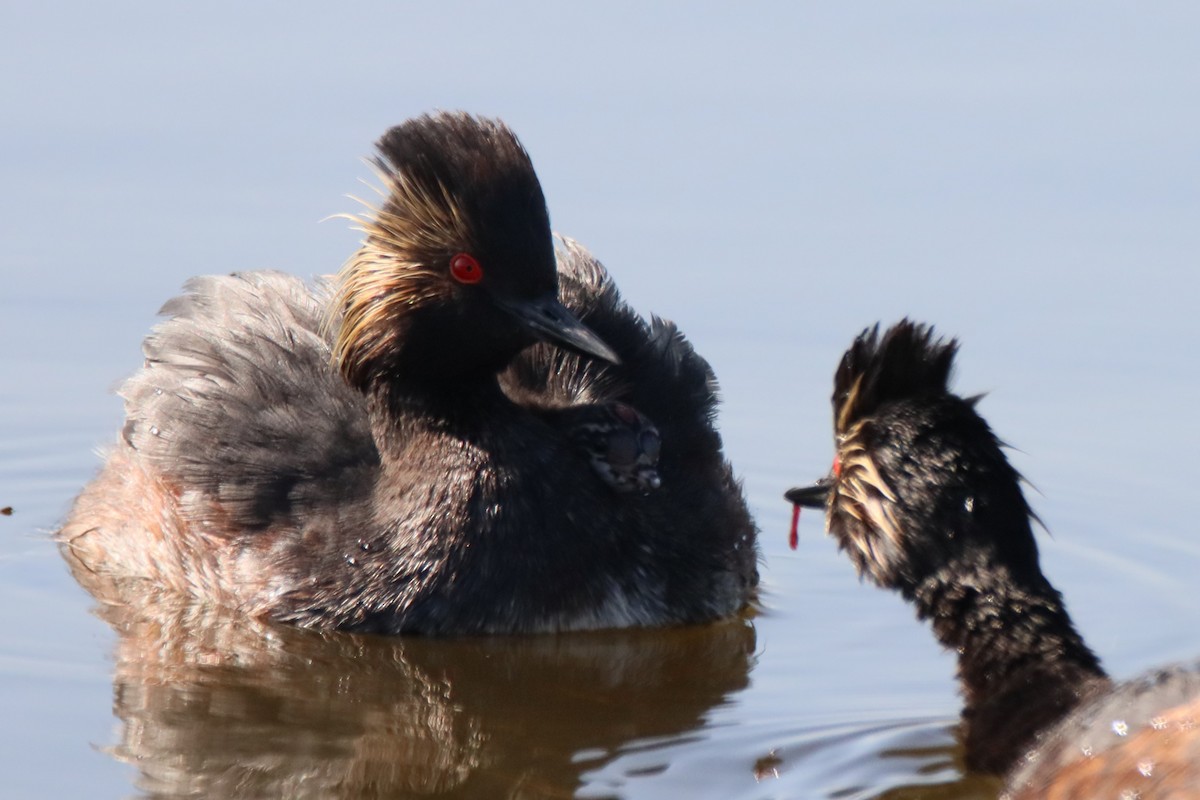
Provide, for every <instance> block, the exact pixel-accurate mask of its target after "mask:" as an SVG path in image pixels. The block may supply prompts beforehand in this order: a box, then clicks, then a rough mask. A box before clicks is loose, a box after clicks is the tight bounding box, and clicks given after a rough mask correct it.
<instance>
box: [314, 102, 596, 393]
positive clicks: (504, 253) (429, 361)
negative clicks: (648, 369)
mask: <svg viewBox="0 0 1200 800" xmlns="http://www.w3.org/2000/svg"><path fill="white" fill-rule="evenodd" d="M378 146H379V153H380V156H379V158H378V159H376V161H375V165H376V167H377V168H378V172H379V175H380V177H381V179H382V180H383V182H384V190H385V191H386V196H385V199H384V202H383V204H382V206H381V207H380V208H379V209H378V210H376V211H375V212H374V213H373V214H371V215H368V216H365V217H360V218H356V221H358V222H359V223H360V224H361V225H362V230H363V232H364V233H365V234H366V239H365V241H364V242H363V246H362V248H361V249H360V250H359V251H358V253H357V254H356V255H355V256H354V257H353V258H352V259H351V260H350V261H349V262H348V263H347V264H346V266H345V268H344V269H343V270H342V272H341V274H340V275H339V285H338V298H337V299H338V302H337V303H336V309H335V310H336V312H337V313H338V314H340V317H339V319H338V320H337V322H336V324H337V327H338V332H337V335H336V341H335V346H334V357H335V359H336V361H337V363H338V364H339V366H340V368H341V370H342V373H343V374H344V375H345V376H346V378H347V379H348V380H349V381H350V382H351V383H352V384H354V385H357V386H360V387H366V386H368V385H370V384H372V383H377V382H380V381H388V380H392V379H394V378H395V376H397V375H414V374H416V375H427V376H430V377H436V376H437V375H439V374H443V375H445V376H448V377H456V376H459V375H462V374H466V373H472V372H484V373H488V372H496V371H498V370H500V369H502V368H503V367H504V366H505V365H506V364H507V363H508V362H509V361H510V360H511V359H512V358H513V356H515V355H516V353H518V352H519V351H520V350H521V349H522V348H524V347H526V346H527V345H529V344H531V343H532V342H534V341H535V340H538V339H543V340H548V341H553V342H556V343H559V344H563V345H566V346H567V347H570V348H572V349H574V350H576V351H579V352H583V353H587V354H591V355H594V356H598V357H600V358H605V359H608V360H612V361H615V360H616V355H615V354H614V353H613V352H612V350H611V349H609V348H608V347H607V345H605V344H604V343H603V342H602V341H601V340H600V339H599V338H598V337H597V336H596V335H595V334H593V333H592V332H591V331H589V330H588V329H587V328H585V327H584V326H583V325H582V324H580V323H579V321H578V320H576V319H575V317H574V316H573V315H572V314H571V313H570V312H569V311H567V309H566V308H565V307H563V306H562V305H561V304H560V303H559V302H558V299H557V295H558V276H557V269H556V266H555V258H554V247H553V242H552V239H551V233H550V220H549V216H548V214H547V212H546V202H545V199H544V198H543V196H542V189H541V185H540V184H539V183H538V179H537V175H536V174H535V173H534V170H533V164H532V163H531V162H530V160H529V155H528V154H527V153H526V152H525V149H524V148H523V147H522V146H521V143H520V142H519V141H517V137H516V136H515V135H514V134H513V133H512V131H510V130H509V129H508V128H507V127H506V126H505V125H504V124H503V123H502V122H499V121H496V120H488V119H482V118H479V117H473V116H470V115H468V114H462V113H440V114H434V115H426V116H422V117H418V118H416V119H413V120H409V121H408V122H406V123H404V124H403V125H399V126H397V127H395V128H392V129H391V130H390V131H388V132H387V133H386V134H385V135H384V137H383V138H382V139H381V140H380V141H379V145H378ZM414 370H415V372H414Z"/></svg>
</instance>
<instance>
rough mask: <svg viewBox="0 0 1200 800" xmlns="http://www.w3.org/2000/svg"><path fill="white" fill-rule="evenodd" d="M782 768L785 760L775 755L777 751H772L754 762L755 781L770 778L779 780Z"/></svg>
mask: <svg viewBox="0 0 1200 800" xmlns="http://www.w3.org/2000/svg"><path fill="white" fill-rule="evenodd" d="M781 766H783V759H782V758H780V757H779V756H777V755H775V751H774V750H772V751H771V752H769V753H767V754H766V755H765V756H763V757H762V758H760V759H758V760H757V761H755V762H754V780H756V781H762V780H766V779H769V778H778V777H779V768H780V767H781Z"/></svg>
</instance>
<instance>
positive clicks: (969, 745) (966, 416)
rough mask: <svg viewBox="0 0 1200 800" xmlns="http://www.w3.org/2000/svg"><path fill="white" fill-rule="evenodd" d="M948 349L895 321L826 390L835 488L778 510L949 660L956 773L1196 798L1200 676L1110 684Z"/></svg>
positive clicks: (819, 488)
mask: <svg viewBox="0 0 1200 800" xmlns="http://www.w3.org/2000/svg"><path fill="white" fill-rule="evenodd" d="M957 347H958V345H957V342H955V341H953V340H951V341H945V340H941V339H938V338H935V335H934V332H933V329H932V328H929V327H926V326H923V325H919V324H916V323H912V322H909V321H907V320H905V321H902V322H900V323H899V324H897V325H896V326H894V327H893V328H891V329H890V330H888V331H887V332H886V333H884V334H883V335H882V336H880V335H879V331H878V326H876V327H875V328H872V329H868V330H866V331H864V332H863V333H862V334H861V335H860V336H859V337H858V338H857V339H856V340H855V342H854V344H853V345H852V346H851V348H850V349H849V351H848V352H847V353H846V354H845V355H844V356H843V357H842V360H841V363H840V365H839V366H838V369H837V373H836V375H835V378H834V392H833V411H834V413H833V416H834V433H835V443H836V455H835V458H834V466H833V470H832V473H831V474H830V475H829V476H828V477H827V478H825V479H823V480H822V481H820V482H819V483H817V484H815V485H813V486H808V487H804V488H798V489H793V490H791V491H789V492H788V493H787V494H786V497H787V499H788V500H790V501H792V502H793V503H797V504H801V505H809V506H823V507H824V508H825V511H826V528H827V530H828V532H829V534H830V535H832V536H833V537H834V538H835V539H836V540H837V542H838V546H839V548H840V549H841V550H843V551H844V552H846V553H847V555H848V556H849V557H850V560H851V561H853V562H854V564H855V566H856V567H857V569H858V572H859V575H860V576H862V575H865V576H867V577H868V578H869V579H870V580H871V581H873V582H874V583H876V584H877V585H879V586H881V587H884V588H888V589H895V590H897V591H899V592H900V593H901V594H902V595H903V596H904V598H905V599H906V600H908V601H909V602H910V603H912V604H913V605H914V606H915V607H916V609H917V615H918V616H919V617H920V618H921V619H928V620H930V622H931V623H932V626H933V632H934V635H935V636H936V637H937V639H938V641H940V642H941V643H942V644H943V645H944V646H945V647H947V648H950V649H952V650H954V651H955V652H956V653H957V654H958V677H959V681H960V683H961V687H962V693H963V699H964V710H963V719H962V734H963V739H964V745H965V751H966V762H967V766H968V767H969V768H971V769H973V770H979V771H984V772H991V773H995V774H1005V773H1007V774H1008V781H1009V782H1008V789H1007V796H1008V797H1011V798H1018V797H1019V798H1026V797H1028V798H1033V797H1039V798H1047V797H1076V798H1084V797H1086V798H1092V797H1124V796H1129V797H1143V798H1151V797H1153V798H1161V797H1167V796H1171V797H1175V796H1181V797H1182V796H1183V795H1174V794H1169V793H1164V792H1167V791H1168V790H1167V788H1166V787H1169V786H1174V785H1176V783H1175V782H1178V781H1180V780H1183V781H1191V785H1192V786H1193V787H1194V786H1196V785H1200V784H1197V783H1196V781H1197V780H1200V768H1198V766H1197V765H1200V760H1197V758H1196V756H1198V755H1200V726H1197V725H1196V723H1200V676H1198V675H1197V673H1196V672H1195V671H1192V670H1188V669H1180V668H1175V669H1171V670H1167V671H1164V672H1161V673H1156V674H1155V675H1154V676H1153V677H1152V678H1149V679H1143V680H1141V681H1134V682H1131V683H1128V684H1122V685H1119V686H1114V685H1113V684H1112V682H1111V681H1110V680H1109V678H1108V676H1107V675H1106V674H1105V672H1104V670H1103V669H1102V668H1101V666H1100V662H1099V660H1098V659H1097V658H1096V656H1095V654H1093V652H1092V651H1091V650H1090V649H1088V647H1087V645H1086V644H1085V643H1084V641H1083V639H1082V638H1081V637H1080V635H1079V633H1078V632H1077V631H1076V629H1075V626H1074V624H1073V623H1072V621H1071V618H1070V616H1069V615H1068V614H1067V610H1066V607H1065V606H1064V604H1063V601H1062V596H1061V595H1060V594H1059V593H1058V592H1057V591H1056V590H1055V589H1054V587H1053V586H1051V585H1050V583H1049V581H1047V580H1046V578H1045V576H1044V575H1043V574H1042V571H1041V568H1040V566H1039V564H1038V551H1037V544H1036V543H1035V541H1034V537H1033V531H1032V529H1031V525H1030V522H1031V520H1032V519H1036V517H1034V515H1033V512H1032V511H1031V510H1030V508H1029V506H1028V504H1027V503H1026V501H1025V497H1024V494H1023V493H1022V491H1021V486H1020V481H1021V479H1020V476H1019V475H1018V474H1017V472H1016V470H1014V469H1013V467H1012V466H1011V465H1010V464H1009V462H1008V459H1007V458H1006V457H1005V455H1004V452H1003V450H1002V449H1001V444H1000V442H999V441H998V440H997V438H996V436H995V435H994V434H993V433H992V431H991V429H990V428H989V427H988V425H987V423H986V422H985V421H984V420H983V418H982V417H981V416H980V415H979V414H978V412H977V411H976V404H977V401H978V399H979V398H977V397H976V398H962V397H959V396H958V395H955V394H953V393H952V392H951V391H950V390H949V389H948V387H947V383H948V380H949V376H950V371H951V367H952V365H953V361H954V356H955V353H956V351H957ZM1189 702H1190V703H1191V705H1190V707H1189V706H1187V703H1189ZM1172 709H1174V710H1172ZM1176 716H1179V717H1180V719H1176V718H1175V717H1176ZM1118 721H1119V722H1120V724H1119V725H1118V724H1117V723H1118ZM1188 725H1190V726H1191V727H1190V728H1189V727H1188ZM1134 742H1138V743H1140V746H1141V751H1139V752H1136V753H1135V752H1134V751H1133V750H1131V749H1129V748H1127V747H1125V745H1127V744H1132V743H1134ZM1147 753H1150V755H1149V756H1147V755H1146V754H1147ZM1155 753H1157V756H1155V755H1154V754H1155ZM1147 758H1149V761H1147V760H1146V759H1147ZM1156 758H1157V761H1156ZM1187 758H1191V761H1190V763H1188V762H1187ZM1139 761H1140V762H1141V767H1142V769H1141V770H1140V771H1139ZM1150 762H1155V763H1157V768H1156V767H1154V766H1150V767H1147V766H1146V765H1147V764H1149V763H1150ZM1072 770H1074V771H1075V772H1076V773H1078V775H1080V776H1082V777H1079V778H1070V777H1069V773H1071V771H1072ZM1181 770H1182V772H1181ZM1068 780H1074V781H1075V782H1074V783H1073V784H1072V787H1073V788H1071V789H1069V790H1068V789H1067V781H1068ZM1121 792H1130V794H1128V795H1125V794H1121ZM1187 796H1193V795H1191V794H1189V795H1187Z"/></svg>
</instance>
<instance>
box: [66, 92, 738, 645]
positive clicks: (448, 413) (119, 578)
mask: <svg viewBox="0 0 1200 800" xmlns="http://www.w3.org/2000/svg"><path fill="white" fill-rule="evenodd" d="M379 152H380V158H379V160H378V161H377V166H378V168H379V174H380V176H381V178H382V180H383V181H384V189H385V190H386V197H385V199H384V201H383V203H382V205H381V207H380V208H379V209H378V210H376V211H374V212H373V213H371V214H369V215H367V216H365V217H364V218H362V219H360V222H361V225H362V229H363V231H364V233H365V234H366V235H365V238H364V241H363V244H362V247H361V248H360V250H359V251H358V252H357V253H356V254H355V255H354V256H353V257H352V258H351V259H350V260H349V262H348V263H347V265H346V267H345V268H344V269H343V270H342V272H341V273H340V274H339V275H338V276H337V278H336V279H335V280H334V281H333V282H332V284H330V285H326V284H318V285H317V286H315V287H314V286H308V285H305V284H304V283H302V282H301V281H299V280H297V279H294V278H290V277H288V276H285V275H282V274H279V273H271V272H257V273H245V274H240V275H233V276H228V277H208V278H198V279H194V280H193V281H191V282H190V283H189V284H188V285H187V292H186V293H185V294H184V295H182V296H181V297H177V298H175V299H174V300H171V301H170V302H168V303H167V304H166V306H165V307H164V309H163V311H164V313H165V314H166V315H167V316H168V319H167V320H166V321H164V322H162V323H160V324H159V325H158V326H157V327H156V328H155V329H154V331H153V332H152V333H151V334H150V336H149V337H147V339H146V341H145V344H144V351H145V355H146V362H145V366H144V367H143V368H142V369H141V370H140V371H139V372H138V373H136V374H135V375H134V376H133V377H132V378H130V379H129V380H128V381H127V382H126V383H125V385H124V386H123V388H122V390H121V393H122V395H123V396H124V398H125V401H126V423H125V426H124V430H123V435H122V437H121V438H120V440H119V441H118V442H117V444H116V446H115V447H114V449H113V450H112V452H111V453H110V454H109V455H108V458H107V461H106V463H105V465H104V467H103V469H102V470H101V472H100V474H99V476H98V477H97V478H96V479H95V480H94V481H93V482H92V483H90V484H89V485H88V486H87V487H85V489H84V490H83V492H82V493H81V495H80V497H79V498H78V499H77V501H76V503H75V506H74V507H73V509H72V511H71V513H70V515H69V517H68V519H67V521H66V523H65V525H64V526H63V528H62V530H61V531H60V532H59V539H60V542H61V546H62V550H63V553H64V555H65V556H66V558H67V560H68V562H69V564H70V565H71V567H72V570H73V572H74V574H75V575H76V577H77V578H78V580H79V581H80V582H81V583H82V584H83V585H84V586H85V587H87V588H89V589H91V590H92V591H93V592H94V593H96V594H97V596H99V597H101V598H102V599H104V600H112V599H113V598H110V597H109V595H110V594H111V593H112V591H113V587H116V588H117V589H119V590H120V591H122V592H128V591H137V586H138V585H139V584H141V583H146V582H148V583H150V584H153V585H156V586H159V587H165V588H168V589H170V590H173V591H178V592H181V593H186V594H188V595H190V596H192V597H196V598H200V599H201V600H203V601H206V602H211V603H215V604H220V605H223V606H226V607H229V608H233V609H237V610H238V611H239V612H241V613H245V614H247V615H252V616H255V617H259V618H266V619H270V620H275V621H280V622H287V623H293V624H297V625H302V626H311V627H321V628H338V629H349V630H358V631H372V632H381V633H403V632H412V633H421V634H430V635H452V634H475V633H512V632H540V631H561V630H572V629H585V628H601V627H621V626H651V625H667V624H675V623H687V622H698V621H706V620H711V619H714V618H717V617H721V616H725V615H728V614H731V613H733V612H734V611H736V610H738V609H739V608H740V607H741V606H742V605H744V604H745V602H746V601H747V599H748V598H749V596H750V595H751V593H752V591H753V588H754V584H755V579H756V577H757V571H756V560H755V555H756V552H757V551H756V547H755V531H754V527H753V525H752V523H751V522H750V519H749V514H748V512H747V510H746V507H745V502H744V500H743V498H742V495H741V492H740V488H739V487H738V486H737V485H736V483H735V482H734V481H733V480H732V478H731V475H730V473H729V470H728V464H727V463H726V462H725V460H724V457H723V455H722V453H721V447H720V438H719V437H718V436H717V435H716V432H715V430H714V429H713V426H712V419H711V408H712V405H713V403H714V402H715V400H714V395H713V389H714V387H713V386H712V385H711V384H706V388H707V392H708V393H707V396H706V397H704V398H700V397H699V396H698V395H697V392H696V383H697V381H698V380H699V381H700V382H701V383H703V382H704V381H705V380H706V379H707V378H708V377H711V373H710V372H709V371H708V370H707V365H706V364H704V362H703V361H702V360H700V359H699V358H698V357H696V356H695V355H694V353H692V352H691V349H690V347H687V346H686V343H684V342H682V340H681V339H680V340H678V341H674V340H672V341H671V342H667V343H664V342H663V341H661V339H660V338H659V337H658V334H659V332H661V331H672V332H673V331H674V329H673V327H670V326H663V325H660V324H658V323H657V322H653V323H646V322H645V321H643V320H641V318H640V317H637V316H636V315H635V314H633V313H632V312H629V311H628V309H627V308H626V307H625V306H624V305H623V303H621V302H620V300H619V297H618V296H617V295H616V292H615V288H613V287H612V286H611V282H610V281H608V279H607V275H606V273H604V272H603V268H601V267H599V265H598V264H595V263H594V260H592V259H590V257H588V256H586V254H585V253H583V251H582V250H581V249H580V248H577V247H575V248H572V247H570V246H568V247H566V248H565V249H564V253H565V254H566V255H565V261H564V265H563V267H562V269H563V275H564V285H563V296H562V300H560V299H559V296H558V294H559V269H560V267H559V265H558V263H557V257H556V253H555V244H554V241H553V239H552V236H551V233H550V227H549V221H548V215H547V212H546V206H545V201H544V199H543V196H542V190H541V187H540V185H539V183H538V180H537V176H536V175H535V173H534V171H533V167H532V165H531V163H530V160H529V157H528V155H527V154H526V152H525V150H524V149H523V148H522V147H521V145H520V143H519V142H518V141H517V138H516V137H515V136H514V135H513V133H512V132H511V131H510V130H509V129H508V128H507V127H505V126H504V125H503V124H502V123H500V122H497V121H491V120H486V119H481V118H476V117H472V116H469V115H466V114H436V115H432V116H424V117H420V118H417V119H414V120H411V121H409V122H407V123H405V124H403V125H400V126H398V127H396V128H394V129H392V130H391V131H389V132H388V133H387V134H386V135H385V136H384V137H383V139H382V140H381V141H380V143H379ZM568 284H569V287H568ZM563 301H567V303H568V305H570V306H571V308H570V309H568V307H567V305H564V302H563ZM581 315H587V316H589V317H590V318H591V322H590V323H589V324H587V325H585V324H584V323H582V322H580V320H579V316H581ZM596 330H599V331H600V333H599V335H597V333H596V332H594V331H596ZM610 334H611V336H612V337H613V338H608V337H609V336H610ZM602 337H605V338H602ZM537 341H542V342H547V343H553V344H554V345H555V346H556V348H555V349H547V350H538V351H536V352H532V353H523V352H522V351H525V350H527V348H528V347H529V345H531V344H533V343H534V342H537ZM557 348H566V349H569V350H570V351H571V353H570V355H569V357H568V356H566V355H563V354H562V351H561V350H559V349H557ZM601 361H603V362H604V364H603V365H601V363H600V362H601ZM618 362H620V363H618ZM550 365H555V366H554V368H551V367H550ZM558 367H561V369H558ZM502 373H503V375H502ZM697 373H699V374H700V375H701V376H702V377H700V378H697ZM535 374H542V375H543V376H544V377H543V378H542V379H541V382H540V383H538V382H537V381H534V382H533V383H530V382H529V381H530V380H531V376H533V375H535ZM567 375H569V376H572V377H571V379H570V380H569V381H567V378H566V377H565V376H567ZM646 398H653V402H651V403H649V404H643V400H644V399H646ZM616 403H620V404H624V405H625V406H629V407H630V410H631V411H632V410H633V409H636V411H634V412H633V414H632V415H630V414H626V415H625V416H624V417H621V416H620V415H618V416H617V417H616V418H614V417H612V416H611V415H612V414H613V413H617V412H615V411H614V409H615V408H621V407H618V406H614V404H616ZM575 406H578V408H576V407H575ZM588 406H590V407H588ZM672 411H673V412H674V418H672V415H671V413H670V412H672ZM641 415H645V417H644V419H643V417H642V416H641ZM598 420H600V421H603V422H604V424H605V425H607V428H606V429H605V430H606V431H607V434H606V435H607V436H609V437H610V441H609V442H608V444H607V445H606V446H605V448H604V449H603V451H602V452H601V458H600V464H599V466H598V463H597V460H596V458H595V454H591V453H589V451H588V449H587V447H586V446H584V445H583V444H581V443H580V436H581V435H582V433H581V432H583V431H589V430H591V429H592V428H594V426H595V425H596V424H597V421H598ZM650 420H653V421H654V422H653V423H651V422H650ZM660 420H661V422H660ZM623 430H624V431H625V432H623ZM628 431H634V432H636V434H637V436H638V437H641V435H642V434H643V433H645V434H646V436H645V438H644V440H643V439H641V438H639V439H638V441H637V444H638V448H639V449H638V451H637V452H636V453H634V457H633V461H634V462H635V463H634V464H630V463H628V455H629V454H628V452H627V451H626V449H623V445H618V443H617V442H618V440H621V439H622V438H623V437H624V436H625V435H626V432H628ZM655 432H657V433H655ZM655 436H659V437H661V445H662V446H661V453H660V454H659V458H658V464H657V470H658V472H659V473H660V474H661V475H662V479H661V480H662V484H663V485H662V486H661V487H660V488H658V489H655V490H653V491H649V492H641V491H614V490H613V488H614V487H613V485H612V483H611V481H610V480H608V479H607V478H604V479H602V477H603V473H602V477H598V476H597V471H596V470H597V469H599V468H600V467H601V466H605V465H606V464H607V467H613V468H615V469H616V471H617V472H620V471H621V470H626V471H628V470H633V472H632V474H633V475H634V479H635V480H637V479H638V476H639V475H642V474H643V473H642V472H639V471H638V470H643V471H644V470H645V469H646V468H647V467H650V468H653V467H654V465H653V463H652V462H653V456H654V455H655V449H656V446H657V441H656V440H655ZM644 480H645V481H647V485H650V484H651V483H653V481H652V480H651V478H649V477H645V478H644ZM668 482H675V483H676V484H677V485H676V486H674V487H670V486H668V485H667V484H668ZM114 601H115V602H119V601H120V598H119V597H117V598H115V600H114Z"/></svg>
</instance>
